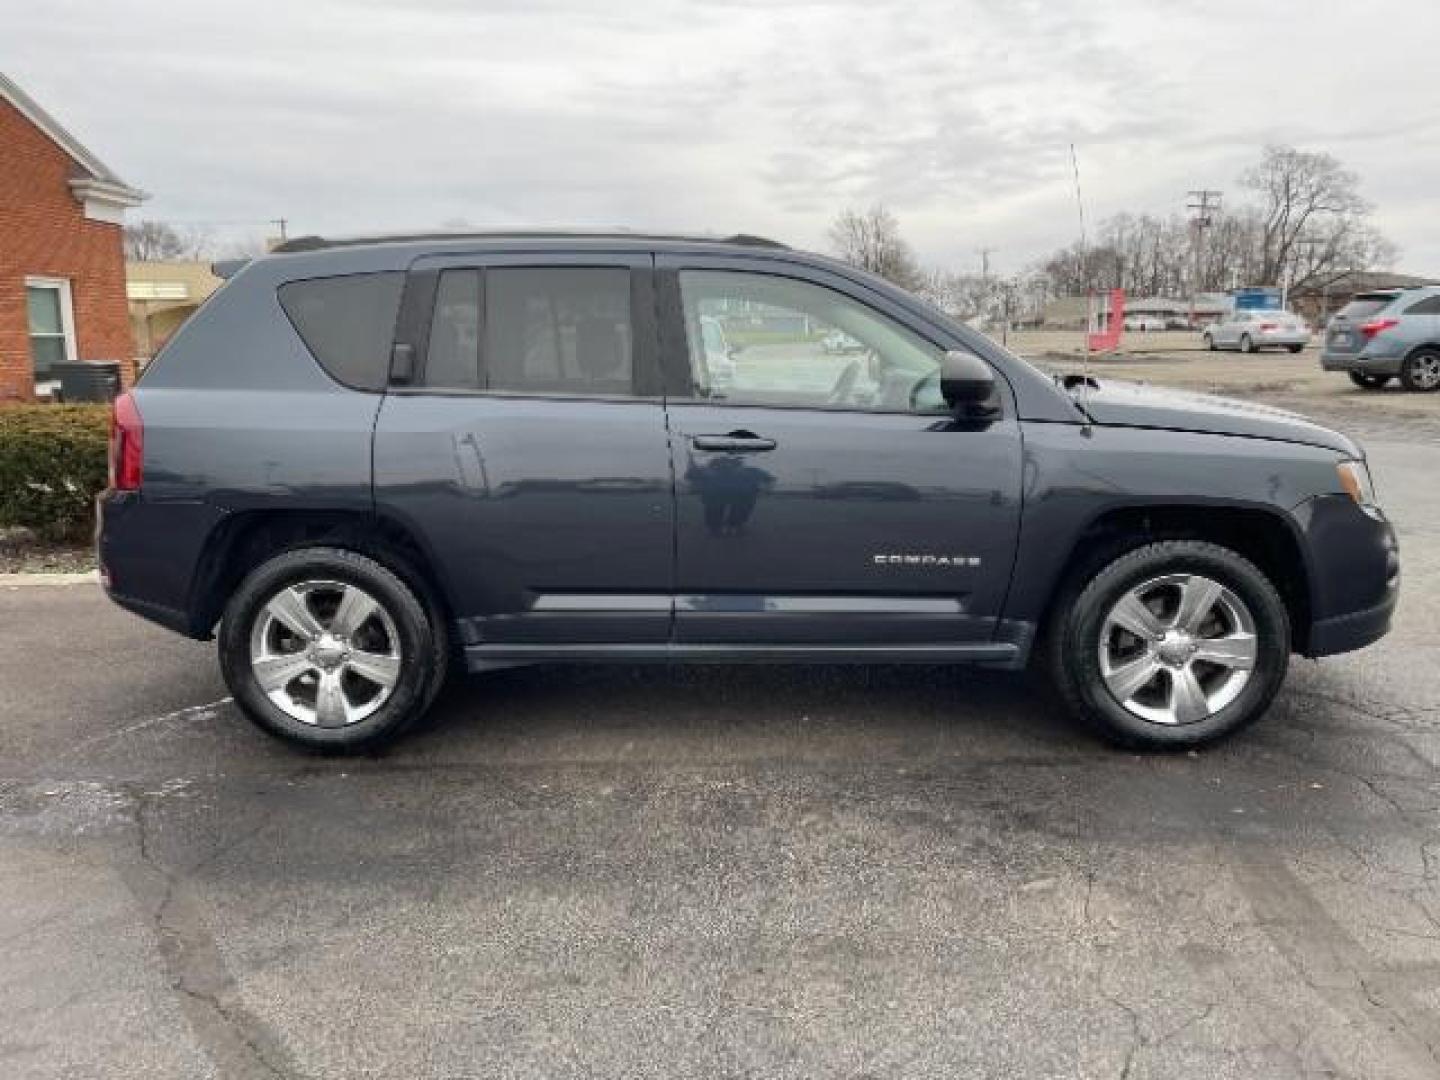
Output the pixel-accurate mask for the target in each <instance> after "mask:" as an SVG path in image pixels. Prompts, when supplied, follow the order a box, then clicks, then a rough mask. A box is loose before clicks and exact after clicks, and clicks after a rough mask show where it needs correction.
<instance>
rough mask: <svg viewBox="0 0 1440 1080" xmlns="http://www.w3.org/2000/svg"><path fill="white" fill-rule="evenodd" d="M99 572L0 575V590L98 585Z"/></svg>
mask: <svg viewBox="0 0 1440 1080" xmlns="http://www.w3.org/2000/svg"><path fill="white" fill-rule="evenodd" d="M99 583H100V571H98V570H80V571H74V572H69V573H56V574H47V573H43V572H36V573H31V574H0V589H10V590H12V591H13V590H15V589H23V588H32V587H35V586H45V585H92V584H94V585H98V584H99Z"/></svg>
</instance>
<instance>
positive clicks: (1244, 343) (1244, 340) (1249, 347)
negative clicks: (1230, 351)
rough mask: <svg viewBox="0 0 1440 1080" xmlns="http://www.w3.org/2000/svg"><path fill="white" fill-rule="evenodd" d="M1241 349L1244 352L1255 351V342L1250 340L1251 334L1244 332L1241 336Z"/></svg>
mask: <svg viewBox="0 0 1440 1080" xmlns="http://www.w3.org/2000/svg"><path fill="white" fill-rule="evenodd" d="M1240 351H1241V352H1243V353H1253V352H1254V351H1255V342H1253V341H1252V340H1250V335H1249V334H1244V335H1242V336H1241V338H1240Z"/></svg>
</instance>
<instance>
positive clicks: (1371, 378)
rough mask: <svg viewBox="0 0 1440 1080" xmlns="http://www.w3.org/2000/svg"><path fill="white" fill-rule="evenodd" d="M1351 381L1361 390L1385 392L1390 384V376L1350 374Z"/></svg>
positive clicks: (1356, 372)
mask: <svg viewBox="0 0 1440 1080" xmlns="http://www.w3.org/2000/svg"><path fill="white" fill-rule="evenodd" d="M1350 381H1351V382H1352V383H1354V384H1355V385H1356V386H1358V387H1360V389H1361V390H1383V389H1385V387H1386V386H1388V385H1389V384H1390V376H1389V375H1367V374H1366V373H1365V372H1363V371H1352V372H1350Z"/></svg>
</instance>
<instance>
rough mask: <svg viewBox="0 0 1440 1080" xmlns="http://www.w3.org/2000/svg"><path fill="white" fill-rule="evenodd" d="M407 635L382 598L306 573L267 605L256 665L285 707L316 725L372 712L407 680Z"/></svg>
mask: <svg viewBox="0 0 1440 1080" xmlns="http://www.w3.org/2000/svg"><path fill="white" fill-rule="evenodd" d="M400 661H401V651H400V636H399V634H398V633H397V632H396V629H395V621H394V619H392V618H391V616H390V613H389V612H388V611H386V610H385V607H384V605H383V604H381V603H380V601H379V600H377V599H376V598H375V597H374V596H372V595H370V593H368V592H366V591H365V590H364V589H361V588H359V587H358V586H356V585H352V584H350V583H348V582H343V581H329V580H316V581H302V582H298V583H296V584H293V585H287V586H285V587H284V588H282V589H280V590H278V591H277V592H276V593H275V594H274V595H273V596H271V597H270V599H269V600H267V601H266V602H265V603H264V605H262V607H261V608H260V614H259V616H258V617H257V618H256V620H255V625H254V627H253V629H252V630H251V633H250V670H251V672H252V674H253V675H254V676H255V681H256V683H257V684H258V685H259V687H260V690H261V692H262V693H264V694H265V696H266V697H268V698H269V699H270V701H271V702H272V703H273V704H274V705H275V707H276V708H278V709H279V710H280V711H281V712H283V713H285V715H286V716H289V717H290V718H291V719H293V720H298V721H299V722H300V723H302V724H309V725H311V726H312V727H325V728H336V727H347V726H349V725H351V724H358V723H360V722H361V721H362V720H365V719H367V718H369V717H370V716H372V715H374V713H375V712H376V711H377V710H378V709H380V708H381V706H383V705H384V704H385V702H386V701H388V700H389V699H390V695H391V694H392V693H393V692H394V690H395V686H396V684H397V683H398V682H399V680H400Z"/></svg>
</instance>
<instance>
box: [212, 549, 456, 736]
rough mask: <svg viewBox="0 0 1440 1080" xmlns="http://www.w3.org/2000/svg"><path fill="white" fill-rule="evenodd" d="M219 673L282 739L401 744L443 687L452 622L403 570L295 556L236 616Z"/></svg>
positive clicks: (320, 553)
mask: <svg viewBox="0 0 1440 1080" xmlns="http://www.w3.org/2000/svg"><path fill="white" fill-rule="evenodd" d="M219 649H220V666H221V669H222V671H223V672H224V675H225V681H226V683H227V684H228V685H229V687H230V692H231V693H232V694H234V696H235V701H236V704H238V705H239V706H240V707H241V709H242V710H243V711H244V712H245V714H246V715H247V716H249V718H250V719H251V720H252V721H254V722H255V723H256V724H257V725H258V726H259V727H260V728H262V729H263V730H264V731H266V732H268V733H269V734H271V735H275V736H278V737H280V738H283V739H286V740H288V741H289V742H292V743H296V744H299V745H301V746H305V747H309V748H311V749H318V750H329V751H353V750H359V749H367V748H370V747H374V746H377V745H379V744H380V743H382V742H385V741H388V740H390V739H393V738H394V737H395V736H397V735H399V734H400V733H401V732H402V731H403V730H405V728H407V727H408V726H410V724H411V723H413V722H414V721H415V720H416V719H417V718H418V717H419V716H420V714H421V713H423V712H424V710H425V708H426V706H427V705H428V704H429V702H430V699H431V698H432V697H433V696H434V695H433V691H434V690H436V689H437V688H438V687H439V686H440V684H441V682H442V681H443V680H444V676H445V667H446V656H447V649H446V642H445V636H444V628H443V626H437V625H436V624H435V623H434V622H432V620H431V618H430V616H429V614H428V613H427V611H426V608H425V605H424V604H422V603H421V602H420V600H419V598H417V597H416V595H415V593H414V592H413V591H412V590H411V589H410V588H409V587H408V586H407V585H406V584H405V583H404V582H403V581H402V580H401V579H400V578H399V577H398V576H396V575H395V574H394V573H393V572H392V571H390V570H389V569H387V568H386V567H384V566H382V565H381V564H380V563H378V562H376V561H375V560H374V559H370V558H367V557H366V556H364V555H360V554H358V553H356V552H353V551H348V550H345V549H341V548H331V547H313V548H300V549H296V550H292V551H287V552H284V553H282V554H280V555H277V556H275V557H274V558H272V559H270V560H269V561H268V562H265V563H263V564H261V565H260V566H259V567H258V568H257V569H256V570H254V571H253V572H252V573H251V574H250V575H249V576H248V577H247V578H246V579H245V580H244V581H243V582H242V583H241V585H240V588H239V589H237V590H236V592H235V595H234V596H233V597H232V598H231V600H230V603H229V604H228V605H227V607H226V609H225V618H224V622H223V623H222V625H221V629H220V640H219Z"/></svg>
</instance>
